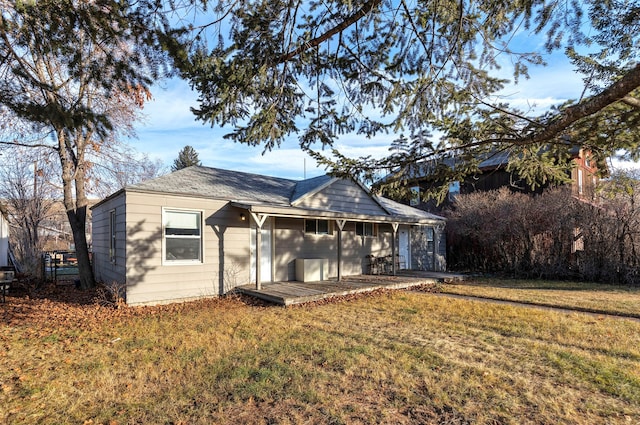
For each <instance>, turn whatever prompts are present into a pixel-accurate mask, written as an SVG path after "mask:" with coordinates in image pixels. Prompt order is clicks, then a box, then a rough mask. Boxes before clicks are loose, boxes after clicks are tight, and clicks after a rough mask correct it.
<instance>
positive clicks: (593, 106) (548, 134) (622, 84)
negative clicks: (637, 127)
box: [514, 64, 640, 144]
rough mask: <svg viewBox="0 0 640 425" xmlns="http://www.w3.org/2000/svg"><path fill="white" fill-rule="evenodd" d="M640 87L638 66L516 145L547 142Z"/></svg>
mask: <svg viewBox="0 0 640 425" xmlns="http://www.w3.org/2000/svg"><path fill="white" fill-rule="evenodd" d="M638 87H640V64H638V65H636V66H635V67H634V68H632V69H631V70H630V71H629V72H627V73H626V74H625V75H624V76H623V77H622V78H621V79H620V80H618V81H616V82H615V83H613V84H612V85H611V86H609V87H607V88H606V89H605V90H604V91H603V92H602V93H600V94H597V95H595V96H593V97H592V98H590V99H588V100H586V101H584V102H580V103H578V104H577V105H574V106H571V107H569V108H567V109H565V110H564V111H562V112H561V113H560V114H559V115H558V116H557V117H556V118H555V119H554V120H552V121H551V122H550V123H549V124H548V125H547V126H545V128H544V129H543V130H542V131H538V132H534V133H533V134H532V135H530V136H528V137H523V138H521V139H520V140H515V141H514V142H515V143H517V144H532V143H540V142H547V141H549V140H551V139H553V138H555V137H557V136H558V135H560V133H562V132H563V131H564V130H566V129H567V128H568V127H569V126H570V125H571V124H573V123H575V122H576V121H578V120H580V119H583V118H586V117H588V116H590V115H593V114H595V113H597V112H599V111H600V110H602V109H603V108H605V107H607V106H609V105H611V104H612V103H615V102H618V101H623V102H625V103H627V102H626V101H625V99H627V98H630V96H629V93H631V92H632V91H633V90H635V89H637V88H638Z"/></svg>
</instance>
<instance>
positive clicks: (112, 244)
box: [109, 210, 116, 264]
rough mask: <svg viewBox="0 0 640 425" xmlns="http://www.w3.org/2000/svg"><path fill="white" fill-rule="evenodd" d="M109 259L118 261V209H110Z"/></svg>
mask: <svg viewBox="0 0 640 425" xmlns="http://www.w3.org/2000/svg"><path fill="white" fill-rule="evenodd" d="M109 261H111V262H112V263H114V264H115V262H116V210H111V211H109Z"/></svg>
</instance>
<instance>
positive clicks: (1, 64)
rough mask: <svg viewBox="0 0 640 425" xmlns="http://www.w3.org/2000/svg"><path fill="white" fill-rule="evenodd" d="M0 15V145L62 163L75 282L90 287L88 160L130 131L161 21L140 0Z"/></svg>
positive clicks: (154, 64)
mask: <svg viewBox="0 0 640 425" xmlns="http://www.w3.org/2000/svg"><path fill="white" fill-rule="evenodd" d="M0 10H1V13H0V75H1V78H0V123H1V124H2V128H3V130H4V131H3V134H2V135H1V137H0V146H14V147H15V146H24V147H33V148H44V149H49V150H50V151H51V152H54V153H55V155H56V156H57V158H58V159H59V161H60V172H61V175H60V178H61V184H62V192H63V199H64V205H65V210H66V212H67V217H68V219H69V223H70V226H71V230H72V233H73V238H74V243H75V249H76V255H77V258H78V267H79V273H80V283H81V286H82V287H83V288H89V287H92V286H93V285H94V284H95V282H94V277H93V270H92V267H91V263H90V257H89V250H88V242H87V238H86V220H87V207H88V201H87V186H88V182H89V180H90V178H91V175H92V167H93V166H94V165H95V155H98V154H99V153H100V152H105V153H106V154H107V155H113V153H114V152H113V151H114V149H113V144H112V143H114V142H116V135H117V134H118V133H123V132H124V133H130V132H131V131H132V127H131V122H132V121H133V120H134V119H135V118H136V112H135V111H136V110H137V109H138V108H140V107H142V104H143V103H144V102H145V101H146V100H148V97H149V96H150V93H149V90H148V86H149V85H150V84H151V83H152V82H153V81H154V79H155V78H157V77H158V76H159V75H161V74H162V71H163V65H162V64H163V63H164V61H165V59H166V56H165V55H164V53H162V51H161V50H160V48H159V46H160V44H161V38H160V37H159V35H158V34H159V33H158V32H157V31H155V30H156V29H157V28H159V27H163V26H164V25H166V23H167V20H166V18H165V17H164V15H162V14H158V5H157V4H156V2H155V1H144V0H143V1H138V2H135V3H133V2H126V1H124V2H123V1H119V0H101V1H78V0H55V1H53V0H44V1H8V0H0ZM16 128H18V129H19V130H15V129H16ZM8 129H12V130H11V131H9V130H8Z"/></svg>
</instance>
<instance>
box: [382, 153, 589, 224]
mask: <svg viewBox="0 0 640 425" xmlns="http://www.w3.org/2000/svg"><path fill="white" fill-rule="evenodd" d="M569 155H570V158H571V161H572V163H573V165H574V166H573V168H572V169H571V171H570V174H569V176H568V177H569V179H570V182H569V183H567V184H568V185H569V186H570V187H571V194H572V196H574V197H576V198H578V199H582V200H588V201H591V200H593V199H594V197H595V188H596V185H597V183H598V181H599V178H598V175H599V170H598V167H597V165H596V162H595V161H594V160H593V158H592V155H591V153H590V152H589V151H586V150H584V149H582V148H580V147H578V146H573V147H571V148H570V149H569ZM509 159H510V152H509V151H494V152H491V153H488V154H486V156H485V157H483V158H481V160H480V163H479V164H478V172H477V173H475V174H473V175H471V176H468V177H467V178H466V179H465V180H464V181H454V182H450V183H448V190H449V193H448V196H447V198H446V199H445V200H444V202H443V203H442V204H441V205H436V203H435V201H433V200H430V201H424V200H422V199H421V198H420V194H421V193H423V192H424V191H425V190H427V189H428V188H429V187H432V186H433V185H434V184H441V183H442V182H438V181H434V179H433V171H434V167H436V166H446V167H450V168H454V167H455V166H456V165H457V162H456V158H446V159H443V160H439V161H429V162H420V163H417V164H414V165H413V166H412V167H410V168H409V169H407V170H405V171H404V174H403V176H402V178H403V179H404V180H405V181H406V184H407V185H409V186H410V187H411V193H412V197H411V199H410V200H406V201H405V202H406V203H407V204H409V205H411V206H414V207H416V208H420V209H423V210H425V211H435V212H437V211H440V210H441V209H442V208H443V207H444V206H446V205H447V204H448V203H450V202H451V201H453V199H455V197H456V196H457V195H459V194H465V193H471V192H478V191H481V192H486V191H490V190H495V189H499V188H501V187H508V188H509V189H511V190H512V191H514V192H522V193H531V194H533V193H537V194H539V193H542V191H544V190H545V189H547V188H548V187H549V186H550V185H549V184H548V183H546V184H537V185H535V187H532V185H530V184H528V183H527V182H526V181H525V179H523V178H521V177H520V176H519V175H518V173H517V172H516V171H512V170H509V169H508V167H507V166H508V164H509ZM394 177H397V173H396V174H392V175H390V176H387V177H386V179H391V178H394Z"/></svg>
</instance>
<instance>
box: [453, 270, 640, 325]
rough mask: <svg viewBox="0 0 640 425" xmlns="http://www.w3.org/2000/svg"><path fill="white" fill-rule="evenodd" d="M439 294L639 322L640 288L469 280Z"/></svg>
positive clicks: (481, 279) (454, 284) (483, 279)
mask: <svg viewBox="0 0 640 425" xmlns="http://www.w3.org/2000/svg"><path fill="white" fill-rule="evenodd" d="M440 290H441V292H444V293H448V294H456V295H469V296H475V297H482V298H488V299H496V300H505V301H517V302H523V303H531V304H536V305H541V306H549V307H559V308H570V309H578V310H581V311H590V312H594V313H604V314H613V315H621V316H631V317H637V318H640V287H630V286H621V285H602V284H597V283H586V282H564V281H548V280H524V279H518V280H515V279H487V278H473V279H467V280H465V281H462V282H456V283H452V284H446V285H442V286H441V288H440Z"/></svg>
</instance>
